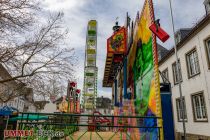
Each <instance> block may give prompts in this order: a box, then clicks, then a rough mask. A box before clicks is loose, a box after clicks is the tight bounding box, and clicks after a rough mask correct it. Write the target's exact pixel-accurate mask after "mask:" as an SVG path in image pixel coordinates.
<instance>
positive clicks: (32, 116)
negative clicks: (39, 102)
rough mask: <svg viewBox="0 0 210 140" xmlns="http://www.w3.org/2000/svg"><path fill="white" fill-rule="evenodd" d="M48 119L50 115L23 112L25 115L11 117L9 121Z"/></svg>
mask: <svg viewBox="0 0 210 140" xmlns="http://www.w3.org/2000/svg"><path fill="white" fill-rule="evenodd" d="M47 119H48V116H43V115H42V116H40V115H31V114H29V115H28V114H23V115H19V116H18V117H13V118H10V119H9V121H17V120H29V121H34V120H47Z"/></svg>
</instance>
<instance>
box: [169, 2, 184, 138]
mask: <svg viewBox="0 0 210 140" xmlns="http://www.w3.org/2000/svg"><path fill="white" fill-rule="evenodd" d="M169 4H170V13H171V23H172V27H173V34H174V52H175V56H176V71H177V76H178V84H179V95H180V102H181V108H182V114H183V117H182V125H183V133H184V140H186V126H185V112H186V110H185V105H184V100H183V99H184V98H183V96H182V87H181V73H180V62H179V58H178V54H177V45H176V39H175V27H174V17H173V10H172V4H171V0H169Z"/></svg>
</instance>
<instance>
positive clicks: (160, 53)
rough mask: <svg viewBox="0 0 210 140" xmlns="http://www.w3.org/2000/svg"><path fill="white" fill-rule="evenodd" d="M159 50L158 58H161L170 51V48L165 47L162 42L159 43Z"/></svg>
mask: <svg viewBox="0 0 210 140" xmlns="http://www.w3.org/2000/svg"><path fill="white" fill-rule="evenodd" d="M157 50H158V60H161V59H162V58H163V57H164V56H166V55H167V54H168V52H169V50H168V49H166V48H165V47H163V46H162V45H160V44H157Z"/></svg>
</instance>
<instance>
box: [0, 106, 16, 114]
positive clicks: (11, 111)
mask: <svg viewBox="0 0 210 140" xmlns="http://www.w3.org/2000/svg"><path fill="white" fill-rule="evenodd" d="M17 113H18V109H16V108H14V107H9V106H4V107H2V108H0V115H1V116H10V115H14V114H17Z"/></svg>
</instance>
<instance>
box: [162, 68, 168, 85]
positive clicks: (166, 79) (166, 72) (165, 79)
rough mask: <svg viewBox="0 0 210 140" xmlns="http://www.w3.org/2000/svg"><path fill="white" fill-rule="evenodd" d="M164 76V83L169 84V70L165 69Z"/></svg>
mask: <svg viewBox="0 0 210 140" xmlns="http://www.w3.org/2000/svg"><path fill="white" fill-rule="evenodd" d="M162 76H163V82H164V83H168V82H169V78H168V68H167V69H165V70H164V71H163V72H162Z"/></svg>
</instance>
